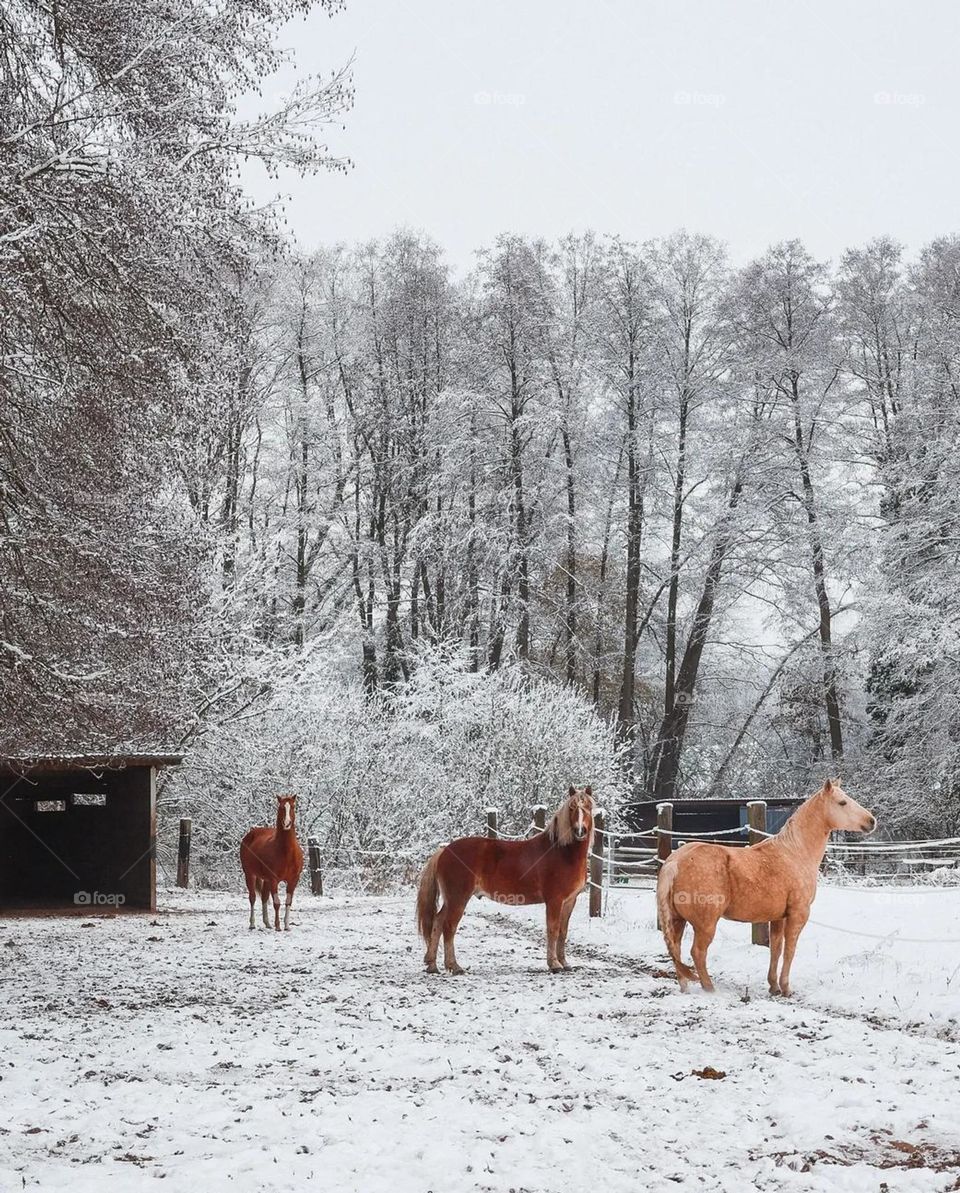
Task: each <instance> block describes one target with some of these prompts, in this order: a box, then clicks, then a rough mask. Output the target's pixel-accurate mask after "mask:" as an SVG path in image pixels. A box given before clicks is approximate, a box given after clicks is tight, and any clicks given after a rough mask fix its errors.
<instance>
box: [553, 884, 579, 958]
mask: <svg viewBox="0 0 960 1193" xmlns="http://www.w3.org/2000/svg"><path fill="white" fill-rule="evenodd" d="M576 903H577V896H576V895H575V894H574V895H571V896H570V898H569V899H567V900H566V902H565V903H564V904H563V907H561V908H560V932H559V935H558V936H557V960H558V961H559V962H560V968H561V969H569V968H570V966H569V965H568V964H567V929H568V928H569V927H570V916H571V915H572V914H573V909H574V907H575V906H576Z"/></svg>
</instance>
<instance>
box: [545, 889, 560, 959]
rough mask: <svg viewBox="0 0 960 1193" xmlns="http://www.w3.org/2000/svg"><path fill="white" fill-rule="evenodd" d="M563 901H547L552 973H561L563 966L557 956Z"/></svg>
mask: <svg viewBox="0 0 960 1193" xmlns="http://www.w3.org/2000/svg"><path fill="white" fill-rule="evenodd" d="M563 903H564V901H563V900H562V899H550V900H549V901H548V902H547V968H548V969H549V970H550V972H551V973H559V972H560V970H561V969H562V968H563V966H562V965H561V963H560V959H559V957H558V956H557V941H558V940H559V937H560V921H561V919H562V917H563Z"/></svg>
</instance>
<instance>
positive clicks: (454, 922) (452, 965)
mask: <svg viewBox="0 0 960 1193" xmlns="http://www.w3.org/2000/svg"><path fill="white" fill-rule="evenodd" d="M467 902H468V899H465V900H464V901H463V902H462V903H459V902H458V903H446V904H445V905H444V907H445V911H446V915H444V917H443V966H444V969H446V970H447V971H448V972H449V973H466V970H464V969H461V967H460V966H459V965H458V964H457V954H456V952H455V951H454V947H453V938H454V937H455V936H456V934H457V928H458V927H459V926H460V921H461V919H463V912H464V909H465V908H466V906H467Z"/></svg>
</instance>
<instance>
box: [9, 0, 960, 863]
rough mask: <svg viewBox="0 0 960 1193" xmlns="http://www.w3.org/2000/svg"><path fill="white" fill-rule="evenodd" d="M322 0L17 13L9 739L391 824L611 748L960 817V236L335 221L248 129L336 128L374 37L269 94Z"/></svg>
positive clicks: (730, 779)
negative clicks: (274, 177) (343, 68)
mask: <svg viewBox="0 0 960 1193" xmlns="http://www.w3.org/2000/svg"><path fill="white" fill-rule="evenodd" d="M324 6H325V7H328V8H330V9H334V8H336V7H337V5H336V4H335V3H332V2H331V3H328V4H326V5H324ZM306 7H308V5H306V4H302V3H300V2H299V0H264V2H261V3H258V4H256V5H252V6H251V5H246V4H244V5H237V4H232V3H226V2H224V3H217V4H212V5H211V4H199V3H196V2H195V0H178V3H177V4H176V5H175V9H176V12H177V13H178V14H179V15H178V16H177V18H176V19H175V20H171V19H170V11H169V6H161V5H159V4H155V3H152V2H151V3H144V4H142V5H138V6H135V9H133V8H129V7H128V6H114V5H103V4H102V3H93V2H92V0H79V2H78V3H75V4H71V5H70V6H67V7H65V8H56V9H48V8H46V7H45V6H43V5H40V4H38V3H36V2H35V0H15V2H14V3H13V4H11V5H8V6H7V8H6V9H5V10H4V12H3V14H2V15H0V28H2V37H3V54H2V55H0V78H2V82H3V88H4V96H5V100H6V102H5V104H4V105H3V110H2V114H0V119H2V122H3V123H2V127H0V272H2V280H3V285H2V286H0V369H2V372H0V383H2V387H3V391H2V407H0V513H2V519H3V521H2V523H0V535H2V574H0V579H2V584H0V684H2V690H0V712H2V714H3V716H2V722H3V725H4V730H5V732H4V748H5V749H8V750H17V751H20V752H29V751H33V750H38V749H39V750H50V749H61V750H62V749H64V748H80V749H89V748H103V747H110V748H113V747H116V746H118V745H121V744H132V745H136V746H138V747H143V746H146V745H164V746H167V747H174V748H175V747H177V746H183V747H185V748H190V749H191V750H192V751H193V753H192V760H193V761H192V766H191V769H189V770H188V771H187V772H186V773H185V774H184V775H183V776H182V778H179V779H176V780H174V781H172V782H171V783H169V784H168V785H167V788H166V792H165V797H166V798H167V800H168V801H169V806H170V808H171V810H174V809H175V808H177V807H188V808H196V807H198V806H202V807H203V808H204V809H205V811H206V814H207V822H208V824H213V823H217V824H220V823H222V824H223V825H224V826H226V825H228V824H232V822H233V821H234V820H237V821H239V822H243V823H245V822H246V821H247V820H249V817H250V816H251V815H253V814H254V808H255V807H256V808H259V809H261V810H266V809H267V808H268V807H269V801H270V800H271V798H272V795H273V792H274V790H275V788H276V786H277V785H278V784H282V785H283V786H285V787H290V788H292V789H294V790H299V791H302V792H303V793H304V794H305V795H306V796H307V803H308V805H309V807H308V808H307V810H306V815H307V816H308V817H314V818H319V819H317V823H318V824H321V823H322V826H323V831H324V832H325V833H327V834H329V835H330V839H331V840H332V841H333V842H334V843H340V844H354V843H363V844H365V845H366V846H367V847H369V848H375V842H376V840H377V839H378V838H377V833H382V832H383V831H386V827H390V830H391V831H392V832H393V833H394V838H393V839H394V840H395V841H396V840H397V839H399V838H400V837H402V834H403V833H404V832H407V831H409V828H410V821H411V819H412V815H411V809H414V808H415V809H418V810H420V809H422V808H423V807H425V806H426V807H428V809H429V812H430V815H431V816H432V817H434V820H431V821H430V823H429V826H428V827H429V830H430V832H431V833H434V834H436V833H440V834H443V833H448V832H450V831H453V829H454V828H455V827H456V822H457V821H458V820H459V821H462V822H463V824H462V827H464V828H466V827H468V822H469V821H470V818H471V817H472V816H474V817H475V816H478V815H479V814H480V812H481V810H482V808H483V806H484V805H485V803H488V802H492V803H498V804H500V805H501V806H502V807H504V809H505V810H512V811H513V813H514V814H515V815H516V816H517V817H522V816H523V815H525V814H526V809H528V808H529V805H530V804H531V803H533V802H537V801H538V800H540V799H544V800H546V801H548V802H549V800H550V798H551V793H552V795H554V796H555V795H557V794H559V790H558V789H560V788H562V787H563V785H564V784H565V782H566V781H567V780H568V779H569V780H572V781H582V782H587V781H590V780H591V778H593V780H594V785H595V786H596V787H597V789H598V790H601V791H604V792H605V798H610V797H614V796H617V795H620V796H622V795H624V794H626V793H630V794H633V795H635V796H640V797H643V796H651V797H656V798H662V797H669V796H672V795H674V794H686V795H702V794H709V795H722V794H726V793H730V792H736V793H740V794H749V795H761V794H763V793H770V794H774V793H776V794H786V793H794V792H803V791H806V790H809V789H810V788H811V786H812V784H813V782H814V776H815V775H820V774H822V773H823V772H824V771H839V772H841V773H842V774H843V776H844V779H845V781H846V783H847V785H848V787H850V788H851V790H854V791H856V793H857V794H858V795H860V796H862V797H863V798H865V799H867V800H871V801H877V802H879V804H880V805H881V807H883V808H885V809H886V812H887V820H888V824H893V823H895V822H897V821H899V822H901V823H903V824H909V825H910V827H911V830H912V831H914V832H921V831H923V830H925V829H929V830H932V831H939V830H940V829H941V828H944V827H946V826H947V825H949V826H951V827H956V826H957V825H958V824H960V799H958V788H957V733H958V730H960V723H958V716H957V706H956V701H957V692H958V680H960V676H958V669H960V656H958V633H957V630H958V616H960V608H958V598H957V595H956V585H955V576H956V561H957V552H958V537H957V501H958V490H957V479H958V478H957V471H958V464H957V459H956V455H955V450H954V449H955V446H956V441H957V436H958V429H960V405H958V401H957V393H956V389H955V386H956V378H957V375H958V368H960V359H958V355H960V290H958V278H960V274H958V265H960V240H954V239H944V240H940V241H937V242H935V243H933V244H931V245H930V246H929V247H928V248H926V249H925V250H924V251H923V252H922V253H921V254H920V255H919V256H918V257H917V258H916V259H912V260H908V259H906V258H905V257H904V255H903V254H902V252H901V250H900V248H899V247H898V246H897V245H896V244H895V243H893V242H892V241H889V240H878V241H875V242H873V243H871V244H869V245H867V246H866V247H864V248H860V249H854V250H851V251H849V252H848V253H846V254H844V255H843V257H842V258H841V259H840V260H839V261H838V262H835V263H833V264H832V265H828V264H826V263H822V262H818V261H816V260H815V259H814V258H813V257H812V256H811V255H810V254H809V253H808V251H807V250H806V249H805V248H804V246H803V245H802V244H801V243H799V242H796V241H793V242H789V243H785V244H781V245H777V246H775V247H773V248H771V249H770V250H769V252H767V253H766V254H765V255H764V256H763V257H762V258H761V259H759V260H757V261H755V262H753V263H751V264H749V265H747V266H746V267H742V268H741V267H734V266H733V265H731V263H730V262H729V260H728V259H727V257H726V255H725V252H724V249H723V247H722V246H721V245H720V244H719V243H718V242H717V241H715V240H714V239H712V238H710V237H709V236H704V235H695V234H688V233H678V234H676V235H674V236H671V237H669V238H666V239H662V240H658V241H655V242H650V243H634V242H632V241H630V240H628V239H622V238H619V237H610V236H601V235H594V234H591V233H587V234H578V235H575V236H570V237H568V238H566V239H564V240H562V241H560V242H559V243H551V244H548V243H544V242H542V241H538V240H532V239H523V238H520V237H516V236H503V237H501V238H499V239H498V240H497V241H496V242H495V243H494V244H492V245H490V246H487V247H486V248H485V249H483V250H482V251H480V252H479V253H478V255H477V259H476V265H475V267H474V268H473V269H472V270H471V271H470V272H469V273H467V274H466V275H465V276H460V275H455V274H454V273H453V272H452V271H451V269H450V268H449V267H448V265H447V263H446V262H445V260H444V256H443V252H442V249H441V247H439V246H437V245H436V244H434V243H433V242H432V241H431V240H430V239H429V238H428V237H427V236H426V235H424V234H421V233H418V232H411V231H401V232H398V233H397V234H395V235H394V236H393V237H391V238H390V239H388V240H387V241H385V242H382V243H375V244H365V245H360V246H355V247H349V246H330V247H328V248H326V249H324V250H322V251H320V252H318V253H316V254H314V255H305V254H303V253H301V252H300V251H298V250H297V249H296V248H295V246H291V245H289V244H288V243H286V242H285V241H284V239H283V237H282V236H281V235H280V232H279V230H278V226H277V223H276V221H275V220H274V219H273V218H272V217H271V216H270V214H269V213H265V212H259V211H255V210H253V209H252V208H251V206H250V205H249V203H248V202H247V201H246V200H245V198H244V196H243V194H242V192H241V190H240V188H239V184H238V182H237V179H236V174H235V165H236V162H237V160H238V159H239V158H241V157H243V156H248V157H250V156H252V157H258V158H260V159H262V160H263V161H265V162H266V163H267V164H268V166H270V167H271V168H275V167H278V166H290V167H294V168H297V169H314V168H318V167H337V166H338V165H339V164H340V163H338V162H336V161H333V160H331V158H330V156H329V155H328V154H327V152H326V151H325V149H324V147H323V146H322V145H321V144H319V143H318V142H317V141H316V139H315V132H316V128H317V126H318V125H320V124H322V123H324V122H325V121H329V120H333V119H338V118H339V116H340V114H341V113H342V111H343V110H344V108H345V107H346V106H348V104H349V99H350V94H349V80H348V78H347V77H346V76H345V75H343V74H334V75H332V76H331V77H329V78H327V79H315V80H307V81H306V82H305V83H304V84H303V85H302V86H301V88H299V89H298V90H296V91H295V92H294V93H293V94H292V96H290V97H288V99H286V100H285V101H283V105H282V108H281V110H280V111H279V112H278V113H273V114H271V115H269V116H265V117H263V118H256V117H252V118H241V117H240V116H239V115H238V112H237V107H236V104H237V99H238V97H239V96H240V95H241V94H244V93H247V92H249V91H250V90H251V88H255V87H256V86H257V84H258V81H259V80H261V79H262V78H263V77H264V76H265V75H267V74H268V73H269V72H270V71H271V70H272V69H273V68H274V67H275V66H276V64H277V61H278V56H277V52H276V50H275V49H274V44H273V38H274V35H275V29H276V26H277V24H278V23H280V22H282V21H283V20H284V19H285V18H286V17H288V16H290V15H292V14H294V13H296V12H299V11H302V10H303V9H304V8H306ZM171 97H174V98H171ZM332 185H334V186H335V181H334V182H333V183H332ZM484 710H486V711H484ZM540 745H542V746H543V749H542V750H541V749H540ZM548 746H549V749H547V747H548ZM361 776H363V779H362V782H361V778H360V777H361ZM427 787H429V788H430V794H429V796H425V797H424V798H423V799H421V796H420V793H421V792H423V791H425V790H426V788H427ZM324 801H325V802H324ZM364 801H367V802H366V803H365V802H364ZM214 809H216V816H217V817H218V818H219V819H217V820H216V821H214V819H213V811H214ZM374 813H376V815H374ZM374 820H377V822H378V824H377V826H376V828H374ZM519 827H522V825H521V826H519ZM226 831H227V830H226V827H225V828H224V832H226ZM351 834H352V836H351Z"/></svg>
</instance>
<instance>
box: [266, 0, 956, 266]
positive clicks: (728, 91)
mask: <svg viewBox="0 0 960 1193" xmlns="http://www.w3.org/2000/svg"><path fill="white" fill-rule="evenodd" d="M347 2H348V8H347V11H346V12H344V13H341V14H340V15H338V16H337V17H335V18H333V19H332V20H331V19H330V18H328V17H326V16H324V15H322V14H320V13H316V14H313V15H312V16H311V17H309V18H308V19H307V20H306V21H302V20H301V21H297V22H295V23H294V24H291V25H290V26H288V27H287V28H286V29H285V30H284V31H283V35H282V42H283V44H285V45H288V46H291V47H294V48H295V50H296V58H297V62H298V63H299V67H300V69H301V70H311V71H316V70H323V71H328V70H329V69H330V68H332V67H333V66H335V65H338V64H340V63H342V62H343V61H344V60H346V59H347V58H349V57H350V56H351V54H353V55H355V66H354V79H355V85H356V105H355V107H354V109H353V111H352V112H351V113H350V114H349V115H348V117H347V128H346V131H345V132H344V133H342V134H337V135H336V136H335V138H333V139H332V141H331V147H332V148H334V149H335V150H336V151H337V152H339V153H342V154H345V155H349V156H350V157H351V158H352V159H353V161H354V163H355V164H354V168H353V169H352V171H351V172H350V173H349V175H347V176H346V177H344V176H343V175H340V174H326V173H325V174H321V175H318V176H316V177H313V178H308V179H302V180H301V179H297V178H293V177H283V178H281V180H280V182H279V183H278V182H270V181H268V180H265V179H263V178H262V177H260V176H258V175H257V174H256V173H255V172H254V171H251V172H250V173H249V174H248V175H247V185H248V187H249V189H250V190H251V191H252V193H253V194H254V195H255V196H256V197H257V198H258V199H265V198H267V197H268V196H270V195H272V194H275V193H276V192H277V190H278V189H280V190H282V191H283V192H284V193H288V194H290V196H291V199H290V202H289V205H288V212H289V219H290V224H291V226H292V229H293V231H294V232H295V234H296V235H297V236H298V238H299V239H300V240H301V242H302V243H303V244H304V245H305V246H307V247H309V248H312V247H314V246H316V245H318V244H321V243H332V242H335V241H338V240H344V241H355V240H360V239H368V238H372V237H382V236H384V235H387V234H388V233H389V232H390V231H391V230H392V229H394V228H395V227H396V226H397V225H401V224H405V225H409V226H413V227H420V228H424V229H425V230H426V231H428V232H429V233H430V234H431V235H433V236H434V237H435V238H436V239H437V240H438V241H439V242H440V243H441V244H442V245H444V246H445V248H446V250H447V252H448V255H449V258H450V260H451V262H452V263H453V264H454V265H455V266H456V267H457V268H465V267H469V265H470V264H471V262H472V254H473V251H474V250H475V249H476V248H478V247H479V246H481V245H483V244H487V243H489V242H490V241H491V240H492V239H493V238H494V237H495V236H496V235H497V233H498V232H502V231H515V232H521V233H525V234H530V235H540V236H544V237H548V238H553V237H556V236H559V235H562V234H563V233H565V232H569V231H571V230H583V229H585V228H595V229H597V230H598V231H600V232H619V233H621V234H622V235H624V236H627V237H630V238H633V239H645V238H647V237H649V236H655V235H660V234H663V233H667V232H670V231H672V230H674V229H675V228H677V227H680V226H686V227H687V228H689V229H691V230H698V231H707V232H712V233H714V234H716V235H718V236H720V237H722V238H723V239H724V240H726V241H727V243H728V245H729V247H730V250H731V253H732V255H733V257H734V259H735V260H737V261H741V260H746V259H748V258H749V257H750V256H752V255H754V254H755V253H757V252H759V251H761V250H762V249H763V248H764V247H766V246H767V245H768V244H769V243H771V242H773V241H776V240H780V239H783V238H785V237H790V236H799V237H802V238H803V239H804V240H805V241H806V242H807V244H808V245H809V247H810V248H811V250H812V251H813V252H814V253H816V254H818V255H819V256H821V257H825V258H835V257H836V256H837V255H838V254H839V253H840V252H841V251H842V249H843V248H844V247H846V246H848V245H852V244H856V243H859V242H862V241H864V240H866V239H868V238H870V237H871V236H875V235H878V234H879V233H881V232H887V233H890V234H891V235H893V236H895V237H897V238H899V239H900V240H902V241H904V242H905V243H906V244H907V245H908V247H909V248H911V249H916V248H917V247H919V246H920V245H921V244H923V243H924V242H925V241H926V240H928V239H930V238H931V237H933V236H935V235H940V234H943V233H947V232H952V231H956V230H958V228H960V218H958V210H960V209H958V194H957V192H958V175H960V171H958V166H957V154H958V141H960V138H958V127H957V117H958V115H960V71H958V70H957V56H958V51H960V38H958V32H960V4H957V3H956V2H955V0H920V2H917V3H914V4H905V3H903V2H899V3H888V2H886V0H832V2H831V3H824V2H822V0H814V2H810V0H808V3H806V4H804V5H802V6H799V5H793V4H786V3H770V2H769V0H763V2H760V0H757V2H752V0H751V2H746V0H670V2H664V3H654V2H650V0H641V2H638V3H629V2H628V0H582V2H581V3H572V2H570V0H482V2H476V0H408V2H407V3H398V0H347ZM285 81H286V80H285V79H284V78H280V79H278V80H277V88H278V89H282V87H283V86H284V84H285ZM267 99H268V100H269V92H268V93H267Z"/></svg>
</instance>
